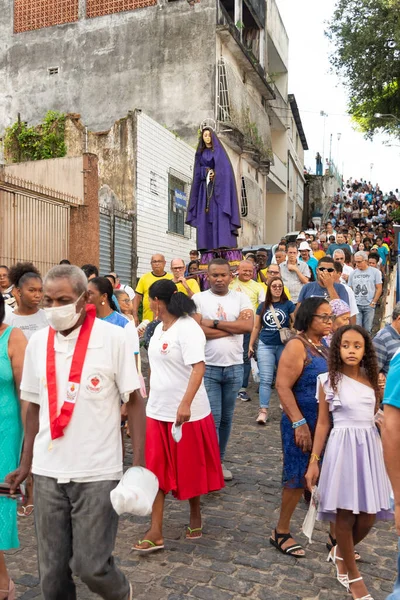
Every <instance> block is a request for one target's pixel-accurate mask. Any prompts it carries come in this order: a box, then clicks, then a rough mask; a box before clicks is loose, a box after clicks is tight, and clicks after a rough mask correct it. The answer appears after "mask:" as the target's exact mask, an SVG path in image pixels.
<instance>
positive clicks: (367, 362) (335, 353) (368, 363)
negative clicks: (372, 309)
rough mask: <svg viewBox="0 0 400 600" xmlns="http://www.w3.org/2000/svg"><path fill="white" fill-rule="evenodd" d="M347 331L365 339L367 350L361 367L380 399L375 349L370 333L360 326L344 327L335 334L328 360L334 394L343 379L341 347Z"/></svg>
mask: <svg viewBox="0 0 400 600" xmlns="http://www.w3.org/2000/svg"><path fill="white" fill-rule="evenodd" d="M347 331H355V332H357V333H359V334H360V335H361V336H362V338H363V339H364V344H365V350H364V356H363V358H362V361H361V365H362V366H363V367H364V370H365V374H366V376H367V378H368V381H369V382H370V384H371V385H372V387H373V389H374V391H375V395H376V396H377V397H379V387H378V375H379V367H378V361H377V358H376V352H375V348H374V345H373V343H372V339H371V337H370V335H369V334H368V332H367V331H366V330H365V329H363V327H360V326H359V325H344V326H343V327H340V328H339V329H338V330H337V331H336V332H335V333H334V334H333V337H332V341H331V345H330V348H329V358H328V372H329V382H330V384H331V387H332V389H333V390H334V392H337V388H338V385H339V382H340V380H341V378H342V368H343V361H342V358H341V356H340V346H341V343H342V337H343V335H344V334H345V333H346V332H347Z"/></svg>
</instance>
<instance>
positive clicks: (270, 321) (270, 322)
mask: <svg viewBox="0 0 400 600" xmlns="http://www.w3.org/2000/svg"><path fill="white" fill-rule="evenodd" d="M274 308H275V314H276V318H277V319H278V323H279V325H280V326H281V327H282V325H283V323H284V322H285V319H286V314H285V312H284V311H283V310H281V309H280V308H276V306H274ZM263 320H264V323H265V326H266V327H268V329H278V327H277V326H276V323H275V319H274V317H273V314H272V312H271V311H270V310H267V311H266V312H265V313H264V318H263Z"/></svg>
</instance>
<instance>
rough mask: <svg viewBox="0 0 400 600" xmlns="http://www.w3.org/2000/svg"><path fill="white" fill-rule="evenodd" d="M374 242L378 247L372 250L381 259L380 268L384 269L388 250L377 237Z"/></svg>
mask: <svg viewBox="0 0 400 600" xmlns="http://www.w3.org/2000/svg"><path fill="white" fill-rule="evenodd" d="M375 241H376V245H377V246H378V247H377V248H374V249H375V250H376V251H377V252H378V254H379V257H380V258H381V259H382V267H384V266H385V265H386V260H387V257H388V254H389V250H388V249H387V246H386V245H385V244H384V243H383V239H382V238H381V237H380V236H379V235H378V237H377V238H376V240H375Z"/></svg>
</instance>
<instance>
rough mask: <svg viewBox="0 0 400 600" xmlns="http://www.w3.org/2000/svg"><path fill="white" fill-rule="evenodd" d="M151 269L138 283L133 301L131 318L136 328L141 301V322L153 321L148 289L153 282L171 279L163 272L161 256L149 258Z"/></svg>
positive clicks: (163, 261) (154, 255)
mask: <svg viewBox="0 0 400 600" xmlns="http://www.w3.org/2000/svg"><path fill="white" fill-rule="evenodd" d="M150 264H151V268H152V270H151V271H149V273H145V274H144V275H142V276H141V278H140V279H139V281H138V284H137V286H136V290H135V297H134V299H133V318H134V319H135V325H136V327H137V326H138V325H139V316H138V311H139V306H140V302H141V301H142V300H143V321H145V320H146V319H147V320H149V321H152V320H153V319H154V315H153V312H152V311H151V310H150V302H149V289H150V287H151V286H152V285H153V283H154V282H155V281H159V280H160V279H173V277H172V275H171V273H167V272H166V271H165V264H166V260H165V256H164V255H163V254H153V256H152V257H151V262H150Z"/></svg>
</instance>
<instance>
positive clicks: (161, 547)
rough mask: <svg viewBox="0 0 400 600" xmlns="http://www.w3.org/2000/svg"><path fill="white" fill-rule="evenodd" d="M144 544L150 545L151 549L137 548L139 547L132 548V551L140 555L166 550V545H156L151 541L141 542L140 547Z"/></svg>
mask: <svg viewBox="0 0 400 600" xmlns="http://www.w3.org/2000/svg"><path fill="white" fill-rule="evenodd" d="M142 544H150V547H149V548H137V546H132V550H134V551H135V552H139V554H150V553H151V552H157V551H158V550H164V544H155V543H154V542H152V541H151V540H139V542H138V544H137V545H138V546H141V545H142Z"/></svg>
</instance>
